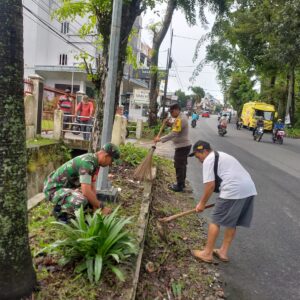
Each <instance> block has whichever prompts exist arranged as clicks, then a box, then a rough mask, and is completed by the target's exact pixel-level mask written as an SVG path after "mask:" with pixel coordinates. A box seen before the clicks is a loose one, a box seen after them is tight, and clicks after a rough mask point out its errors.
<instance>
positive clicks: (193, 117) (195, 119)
mask: <svg viewBox="0 0 300 300" xmlns="http://www.w3.org/2000/svg"><path fill="white" fill-rule="evenodd" d="M198 120H199V115H198V114H197V113H196V112H195V111H193V114H192V124H193V122H197V121H198ZM195 126H196V123H195Z"/></svg>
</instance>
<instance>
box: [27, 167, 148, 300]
mask: <svg viewBox="0 0 300 300" xmlns="http://www.w3.org/2000/svg"><path fill="white" fill-rule="evenodd" d="M113 174H114V176H113V183H114V186H115V187H120V188H121V189H122V191H121V193H120V199H119V203H118V204H119V205H120V211H119V212H120V215H121V216H124V217H129V216H132V217H133V219H132V223H131V224H129V225H128V226H127V229H128V230H129V231H130V232H131V233H132V235H133V236H135V235H136V233H137V230H138V228H137V219H138V216H139V210H140V206H141V202H142V199H143V186H142V185H141V184H137V183H136V182H134V181H133V180H131V178H132V174H133V168H132V167H129V166H128V165H126V164H122V165H119V166H115V167H114V170H113ZM118 204H112V205H111V206H112V207H116V206H117V205H118ZM52 209H53V206H52V205H51V204H50V203H47V202H43V203H41V204H40V205H39V206H37V207H36V208H34V209H33V210H32V211H31V212H30V213H29V229H30V245H31V249H32V252H33V254H34V253H37V252H39V251H41V250H42V249H43V248H44V247H46V246H47V245H49V244H50V243H53V242H54V241H56V240H58V239H62V238H63V237H62V234H61V233H59V232H57V231H55V230H54V229H55V225H54V224H52V222H53V221H55V219H54V217H52V215H51V212H52ZM59 259H60V257H57V256H55V255H49V254H46V253H44V252H42V253H41V255H38V256H36V257H34V266H35V269H36V272H37V277H38V281H39V284H40V291H38V292H37V293H36V295H35V298H36V299H43V300H47V299H89V300H90V299H100V298H101V299H128V296H127V294H128V293H129V289H130V287H131V286H132V280H133V276H134V271H135V268H134V265H135V264H134V262H135V259H136V258H135V257H132V258H131V259H130V260H129V261H128V262H127V263H126V264H124V265H122V271H123V272H124V273H125V276H126V277H125V281H124V282H121V281H119V280H117V279H116V276H115V275H114V274H113V273H112V272H110V271H108V270H104V271H103V275H102V278H101V280H100V282H98V283H91V282H90V281H89V280H88V278H87V276H86V275H85V274H84V273H79V274H77V273H75V272H74V269H75V267H76V265H75V264H71V265H67V266H65V267H62V266H60V265H59V263H58V261H59Z"/></svg>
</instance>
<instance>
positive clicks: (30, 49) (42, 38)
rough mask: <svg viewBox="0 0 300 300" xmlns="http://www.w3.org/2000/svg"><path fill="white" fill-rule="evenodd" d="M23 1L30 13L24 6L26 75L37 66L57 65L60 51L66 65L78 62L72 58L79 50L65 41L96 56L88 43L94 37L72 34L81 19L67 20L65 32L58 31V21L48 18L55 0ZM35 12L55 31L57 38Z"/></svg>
mask: <svg viewBox="0 0 300 300" xmlns="http://www.w3.org/2000/svg"><path fill="white" fill-rule="evenodd" d="M23 4H24V6H26V7H28V8H29V9H30V10H31V11H32V13H33V14H32V13H30V12H28V11H27V10H26V9H23V14H24V21H23V24H24V67H25V68H24V72H25V77H27V76H28V75H29V74H33V73H34V70H35V66H36V65H39V66H59V58H60V54H67V65H68V66H73V65H74V64H75V65H76V64H78V62H79V61H78V60H76V58H75V57H76V55H78V54H79V53H80V51H79V50H78V49H76V48H75V47H74V46H72V45H70V44H68V43H67V42H66V40H68V41H70V42H72V43H74V45H76V46H77V47H78V48H80V49H81V50H82V51H87V52H88V53H89V54H90V55H91V56H92V57H94V56H95V52H96V49H95V47H94V46H93V45H91V44H88V43H87V42H89V43H90V42H92V39H93V38H91V37H87V38H85V39H81V38H80V37H78V36H71V35H73V34H78V29H79V28H80V25H81V24H83V23H84V19H79V18H77V19H76V21H75V22H73V23H70V24H69V33H68V34H64V33H62V32H61V22H59V21H58V20H57V19H55V18H54V19H53V20H51V17H50V16H51V14H52V12H53V11H54V10H55V9H57V8H58V0H54V1H53V0H23ZM34 14H35V15H36V16H37V17H38V18H40V19H41V20H42V21H44V22H45V23H46V24H47V25H48V26H49V27H51V28H53V29H54V30H55V31H57V33H58V34H59V35H60V37H59V36H58V35H56V34H55V33H54V32H53V31H51V29H50V28H49V27H47V25H46V24H43V23H42V21H41V20H39V19H38V18H37V17H36V16H34ZM64 39H65V40H64ZM78 42H79V43H78Z"/></svg>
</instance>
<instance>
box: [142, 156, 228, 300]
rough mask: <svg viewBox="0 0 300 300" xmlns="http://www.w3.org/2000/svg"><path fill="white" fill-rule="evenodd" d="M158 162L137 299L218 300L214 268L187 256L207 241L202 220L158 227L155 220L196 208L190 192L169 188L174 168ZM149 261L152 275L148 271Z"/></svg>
mask: <svg viewBox="0 0 300 300" xmlns="http://www.w3.org/2000/svg"><path fill="white" fill-rule="evenodd" d="M159 159H160V161H159V164H158V171H157V178H156V181H155V184H154V188H153V200H152V209H151V215H150V222H149V226H148V232H147V236H146V242H145V249H144V254H143V261H142V269H141V272H140V280H139V283H138V290H137V297H136V298H137V299H141V300H144V299H145V300H148V299H161V300H162V299H177V300H179V299H206V297H207V298H209V299H217V298H218V297H217V293H223V289H222V287H221V282H219V280H218V279H217V278H216V277H215V276H214V274H215V272H216V270H217V269H216V266H215V265H211V266H209V265H207V264H203V263H200V262H198V261H196V259H195V258H193V257H192V255H191V253H190V250H191V249H201V248H202V246H203V245H204V243H205V241H206V234H205V233H206V229H205V228H204V225H205V223H206V222H205V220H204V219H202V218H199V217H198V216H197V215H196V214H194V215H189V216H186V217H183V218H179V219H177V220H174V221H172V222H170V223H167V224H165V225H163V228H162V229H163V230H161V229H159V227H158V226H157V219H158V218H160V217H165V216H167V215H172V214H175V213H177V212H179V211H184V210H188V209H191V208H194V207H195V206H196V203H195V201H194V199H193V196H192V194H191V193H188V192H185V193H174V192H172V191H170V190H169V189H168V187H167V186H168V184H169V183H171V182H174V181H175V172H174V168H173V166H172V162H171V161H170V160H166V159H162V158H159ZM149 262H151V263H152V264H153V265H154V272H149V271H147V268H146V266H147V264H149Z"/></svg>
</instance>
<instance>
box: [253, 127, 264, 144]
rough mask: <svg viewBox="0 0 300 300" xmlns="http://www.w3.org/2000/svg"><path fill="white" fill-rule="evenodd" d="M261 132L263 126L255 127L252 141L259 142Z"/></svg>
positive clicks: (262, 132)
mask: <svg viewBox="0 0 300 300" xmlns="http://www.w3.org/2000/svg"><path fill="white" fill-rule="evenodd" d="M263 134H264V128H263V127H257V128H256V130H255V132H254V135H253V139H254V141H257V142H260V141H261V138H262V136H263Z"/></svg>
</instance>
